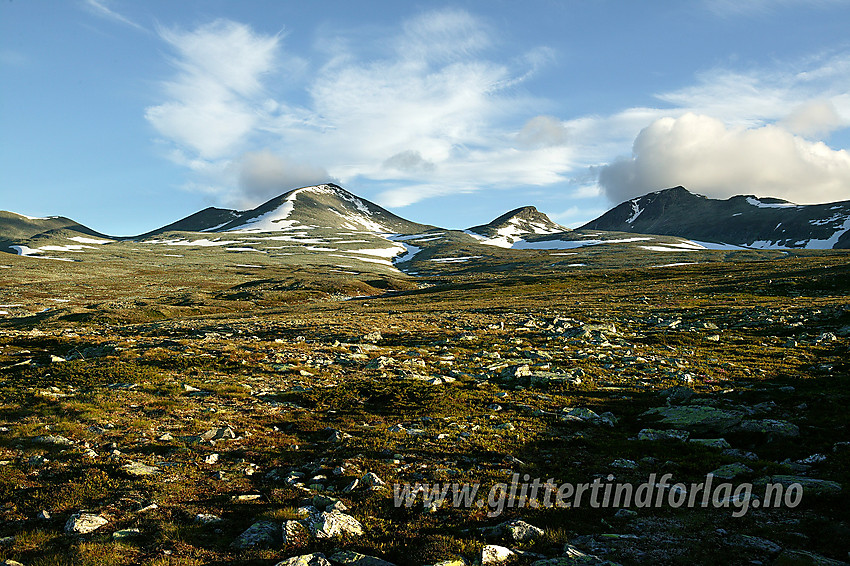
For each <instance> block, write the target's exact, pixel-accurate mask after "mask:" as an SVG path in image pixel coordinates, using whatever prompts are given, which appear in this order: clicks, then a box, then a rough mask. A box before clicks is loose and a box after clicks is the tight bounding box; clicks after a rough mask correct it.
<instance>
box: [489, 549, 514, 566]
mask: <svg viewBox="0 0 850 566" xmlns="http://www.w3.org/2000/svg"><path fill="white" fill-rule="evenodd" d="M514 556H516V553H515V552H514V551H513V550H511V549H510V548H506V547H504V546H499V545H498V544H487V545H485V546H484V548H482V549H481V566H487V564H499V563H501V562H505V561H506V560H510V559H511V558H513V557H514Z"/></svg>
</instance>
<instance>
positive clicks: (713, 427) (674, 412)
mask: <svg viewBox="0 0 850 566" xmlns="http://www.w3.org/2000/svg"><path fill="white" fill-rule="evenodd" d="M650 415H658V416H660V417H661V422H662V423H664V424H666V425H670V426H672V427H676V428H683V429H685V430H688V431H690V432H694V433H700V434H706V433H724V432H726V431H728V430H731V429H732V428H733V427H734V426H735V425H737V424H738V423H740V422H741V419H743V417H744V415H743V413H741V412H738V411H724V410H721V409H717V408H715V407H707V406H695V405H676V406H673V407H656V408H654V409H650V410H648V411H646V412H645V413H643V416H650Z"/></svg>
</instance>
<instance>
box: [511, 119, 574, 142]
mask: <svg viewBox="0 0 850 566" xmlns="http://www.w3.org/2000/svg"><path fill="white" fill-rule="evenodd" d="M516 139H517V143H518V144H519V145H520V147H527V148H528V147H547V146H553V145H563V144H564V143H566V142H567V128H566V127H564V125H563V123H562V122H561V120H559V119H558V118H555V117H553V116H535V117H534V118H532V119H531V120H529V121H528V122H526V123H525V125H524V126H523V127H522V129H521V130H520V131H519V133H518V134H517V136H516Z"/></svg>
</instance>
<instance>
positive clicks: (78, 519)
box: [65, 512, 109, 535]
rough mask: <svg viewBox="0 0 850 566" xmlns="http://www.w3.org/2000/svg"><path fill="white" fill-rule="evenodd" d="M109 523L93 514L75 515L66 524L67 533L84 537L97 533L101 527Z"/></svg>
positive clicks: (81, 513)
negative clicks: (93, 532)
mask: <svg viewBox="0 0 850 566" xmlns="http://www.w3.org/2000/svg"><path fill="white" fill-rule="evenodd" d="M107 523H109V521H107V520H106V519H104V518H103V517H101V516H100V515H95V514H93V513H83V512H80V513H74V514H73V515H71V516H70V517H68V520H67V521H66V522H65V532H66V533H68V534H78V535H84V534H87V533H90V532H92V531H96V530H97V529H99V528H100V527H102V526H104V525H106V524H107Z"/></svg>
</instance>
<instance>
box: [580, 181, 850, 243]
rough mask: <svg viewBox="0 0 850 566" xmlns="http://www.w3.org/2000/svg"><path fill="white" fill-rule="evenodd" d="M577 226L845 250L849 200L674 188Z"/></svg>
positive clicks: (849, 230) (849, 225) (849, 239)
mask: <svg viewBox="0 0 850 566" xmlns="http://www.w3.org/2000/svg"><path fill="white" fill-rule="evenodd" d="M582 228H583V229H586V230H618V231H622V232H636V233H643V234H663V235H668V236H681V237H684V238H689V239H692V240H702V241H707V242H715V243H724V244H732V245H736V246H741V247H748V248H757V249H795V248H796V249H799V248H805V249H839V248H843V249H847V248H850V201H842V202H834V203H829V204H810V205H799V204H794V203H792V202H788V201H785V200H782V199H777V198H757V197H755V196H752V195H750V196H747V195H742V196H734V197H731V198H729V199H726V200H718V199H711V198H707V197H704V196H702V195H696V194H693V193H691V192H689V191H688V190H687V189H685V188H684V187H674V188H672V189H666V190H663V191H657V192H654V193H649V194H647V195H644V196H642V197H638V198H634V199H632V200H629V201H626V202H624V203H622V204H620V205H619V206H616V207H614V208H612V209H611V210H609V211H608V212H606V213H605V214H603V215H602V216H600V217H599V218H597V219H595V220H592V221H591V222H588V223H587V224H585V225H584V226H582Z"/></svg>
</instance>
